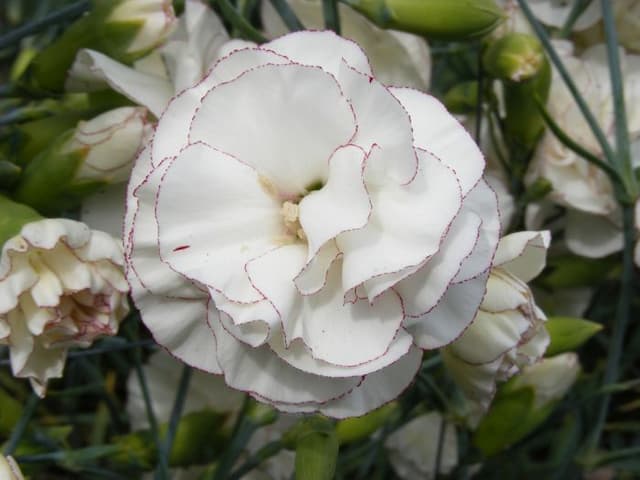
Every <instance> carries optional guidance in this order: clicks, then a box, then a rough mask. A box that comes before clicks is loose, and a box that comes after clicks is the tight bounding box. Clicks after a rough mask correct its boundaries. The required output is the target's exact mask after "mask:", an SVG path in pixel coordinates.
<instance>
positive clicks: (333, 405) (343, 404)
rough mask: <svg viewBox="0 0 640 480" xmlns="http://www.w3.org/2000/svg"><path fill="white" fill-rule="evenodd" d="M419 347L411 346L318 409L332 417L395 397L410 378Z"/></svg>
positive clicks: (419, 357) (361, 411) (366, 409)
mask: <svg viewBox="0 0 640 480" xmlns="http://www.w3.org/2000/svg"><path fill="white" fill-rule="evenodd" d="M421 362H422V350H420V349H418V348H412V349H411V350H409V353H407V354H406V355H405V356H404V357H402V358H401V359H400V360H398V361H397V362H396V363H394V364H392V365H390V366H388V367H387V368H383V369H382V370H378V371H377V372H374V373H371V374H369V375H367V376H366V377H365V378H364V381H363V382H362V383H361V384H360V385H358V386H357V387H356V388H354V389H353V391H351V392H350V393H349V394H348V395H345V396H344V397H342V398H339V399H337V400H334V401H332V402H329V403H327V404H326V405H323V406H322V407H321V408H320V412H321V413H323V414H324V415H327V416H329V417H333V418H347V417H356V416H359V415H364V414H365V413H367V412H370V411H371V410H374V409H376V408H379V407H381V406H382V405H384V404H385V403H388V402H390V401H391V400H393V399H395V398H396V397H398V396H399V395H400V394H401V393H402V392H404V391H405V390H406V389H407V388H408V387H409V385H410V384H411V382H412V381H413V379H414V377H415V375H416V373H417V372H418V369H419V368H420V363H421Z"/></svg>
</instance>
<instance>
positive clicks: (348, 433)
mask: <svg viewBox="0 0 640 480" xmlns="http://www.w3.org/2000/svg"><path fill="white" fill-rule="evenodd" d="M398 413H399V406H398V402H395V401H394V402H391V403H388V404H386V405H384V406H382V407H380V408H378V409H377V410H374V411H372V412H369V413H367V414H366V415H363V416H361V417H354V418H347V419H344V420H340V421H339V422H338V423H337V424H336V435H337V436H338V441H339V442H340V445H345V444H349V443H353V442H357V441H360V440H364V439H365V438H368V437H369V436H370V435H371V434H373V433H374V432H375V431H376V430H378V429H379V428H380V427H382V426H383V425H384V424H385V423H387V422H388V421H389V420H390V419H391V418H393V417H394V416H395V415H396V414H398Z"/></svg>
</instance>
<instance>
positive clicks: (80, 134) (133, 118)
mask: <svg viewBox="0 0 640 480" xmlns="http://www.w3.org/2000/svg"><path fill="white" fill-rule="evenodd" d="M146 116H147V110H146V109H145V108H140V107H122V108H116V109H114V110H109V111H108V112H105V113H102V114H100V115H98V116H97V117H94V118H92V119H91V120H87V121H80V122H79V123H78V126H77V127H76V130H75V132H74V134H73V137H71V138H70V139H69V141H68V142H67V143H66V145H64V146H63V147H62V151H63V153H71V152H80V153H81V154H82V155H83V160H82V162H81V163H80V167H79V168H78V171H77V172H76V174H75V178H77V179H78V180H100V181H106V182H109V183H120V182H125V181H127V180H128V179H129V174H130V173H131V169H132V167H133V161H134V159H135V158H136V154H137V153H138V150H139V149H140V146H141V145H142V143H143V140H144V139H145V138H146V137H147V136H148V135H149V134H150V131H151V127H150V125H149V123H148V122H147V119H146Z"/></svg>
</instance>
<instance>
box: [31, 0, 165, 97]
mask: <svg viewBox="0 0 640 480" xmlns="http://www.w3.org/2000/svg"><path fill="white" fill-rule="evenodd" d="M92 4H93V5H92V8H91V11H90V12H89V13H88V14H87V15H85V16H83V17H81V18H80V19H79V20H77V21H76V22H74V23H73V24H72V25H71V26H70V27H69V28H68V29H67V30H66V31H65V32H64V33H63V34H62V35H61V36H60V37H59V38H58V39H56V41H55V42H53V43H52V44H50V45H49V46H48V47H47V48H45V49H44V50H42V51H41V52H40V53H39V54H38V55H37V56H36V57H35V59H34V60H33V62H32V64H31V77H30V81H31V83H32V84H33V86H34V87H36V88H40V89H45V90H51V91H62V90H63V88H64V82H65V79H66V75H67V71H68V70H69V69H70V68H71V65H72V63H73V60H74V58H75V55H76V53H77V51H78V50H79V49H80V48H91V49H93V50H98V51H100V52H103V53H105V54H107V55H108V56H110V57H112V58H114V59H115V60H118V61H120V62H124V63H131V62H133V61H134V60H136V59H138V58H140V57H142V56H143V55H145V54H146V53H148V52H149V51H150V50H151V49H152V48H154V47H155V46H157V45H159V44H160V43H161V42H162V41H163V40H164V39H165V38H166V36H167V35H168V34H169V33H170V31H171V29H172V27H173V24H174V21H175V14H174V11H173V7H172V4H171V2H170V1H169V0H118V1H115V0H93V2H92Z"/></svg>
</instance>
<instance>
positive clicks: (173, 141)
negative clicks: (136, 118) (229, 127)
mask: <svg viewBox="0 0 640 480" xmlns="http://www.w3.org/2000/svg"><path fill="white" fill-rule="evenodd" d="M288 62H289V60H288V59H286V58H284V57H282V56H280V55H277V54H276V53H273V52H268V51H263V50H258V49H246V50H239V51H236V52H233V54H232V55H229V56H228V57H224V58H222V59H221V60H220V61H219V62H218V63H216V65H215V66H214V67H213V69H212V70H211V71H210V72H209V74H208V75H207V76H206V77H205V78H203V79H202V81H201V82H200V83H198V84H197V85H194V86H193V87H192V88H189V89H188V90H185V91H184V92H181V93H180V94H178V95H177V96H176V97H174V98H173V99H172V100H171V102H169V104H168V105H167V108H166V109H165V111H164V112H163V114H162V115H161V116H160V119H159V122H158V126H157V127H156V134H155V136H154V138H153V146H152V151H151V157H152V163H153V164H154V165H157V164H158V163H159V162H160V161H162V160H163V159H164V158H167V157H173V156H175V155H177V154H178V153H180V150H182V148H183V147H184V146H185V145H186V144H187V143H188V135H189V128H190V126H191V120H192V119H193V116H194V114H195V113H196V110H197V109H198V107H199V106H200V102H201V99H202V96H203V95H204V94H206V93H207V92H208V91H209V90H210V89H211V88H212V87H213V86H215V85H217V84H219V83H223V82H228V81H230V80H232V79H234V78H236V77H237V76H238V75H241V74H242V73H243V72H245V71H247V70H250V69H252V68H256V67H258V66H260V65H265V64H281V63H288ZM225 113H226V112H225Z"/></svg>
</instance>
